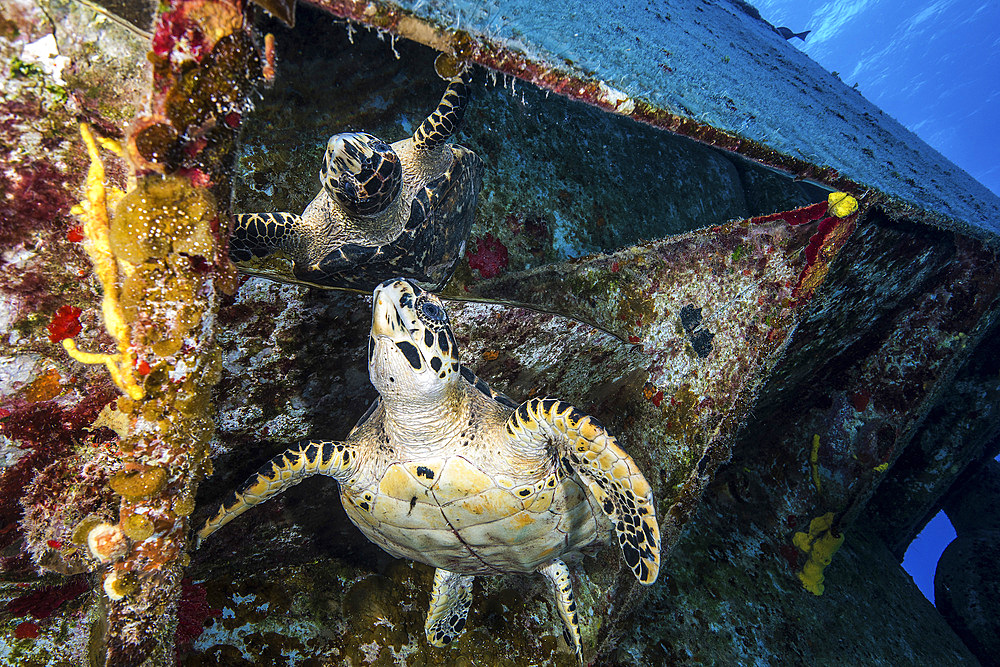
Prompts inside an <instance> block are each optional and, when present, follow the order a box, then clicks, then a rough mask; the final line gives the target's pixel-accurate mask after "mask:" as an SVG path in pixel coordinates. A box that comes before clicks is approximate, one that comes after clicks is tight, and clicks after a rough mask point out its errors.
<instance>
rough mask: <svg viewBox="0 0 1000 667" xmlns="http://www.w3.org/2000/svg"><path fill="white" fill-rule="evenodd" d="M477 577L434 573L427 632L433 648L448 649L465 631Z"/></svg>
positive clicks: (451, 573)
mask: <svg viewBox="0 0 1000 667" xmlns="http://www.w3.org/2000/svg"><path fill="white" fill-rule="evenodd" d="M473 579H475V577H474V576H471V575H468V574H458V573H457V572H449V571H448V570H442V569H441V568H438V569H436V570H435V571H434V589H433V590H432V591H431V607H430V609H429V610H428V611H427V621H426V622H425V623H424V632H425V634H426V635H427V641H428V642H430V643H431V645H432V646H441V647H444V646H447V645H448V644H450V643H452V642H453V641H455V639H457V638H458V636H459V635H461V634H462V631H463V630H464V629H465V618H466V616H468V614H469V606H470V605H471V604H472V580H473Z"/></svg>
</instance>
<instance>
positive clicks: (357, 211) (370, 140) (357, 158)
mask: <svg viewBox="0 0 1000 667" xmlns="http://www.w3.org/2000/svg"><path fill="white" fill-rule="evenodd" d="M319 180H320V183H322V184H323V189H324V190H326V193H327V194H328V195H330V196H331V197H333V199H334V201H336V202H337V203H339V204H340V205H341V206H342V207H343V208H344V210H345V211H347V213H349V214H350V215H355V216H362V217H366V216H373V215H378V214H379V213H381V212H382V211H384V210H386V209H387V208H389V205H390V204H392V202H394V201H395V200H396V197H398V196H399V191H400V189H401V188H402V187H403V167H402V165H401V164H400V162H399V156H398V155H396V151H394V150H392V146H390V145H389V144H387V143H385V142H384V141H382V140H381V139H379V138H378V137H375V136H372V135H370V134H366V133H364V132H345V133H343V134H335V135H333V136H332V137H330V140H329V141H328V142H327V143H326V154H324V155H323V168H322V169H320V172H319Z"/></svg>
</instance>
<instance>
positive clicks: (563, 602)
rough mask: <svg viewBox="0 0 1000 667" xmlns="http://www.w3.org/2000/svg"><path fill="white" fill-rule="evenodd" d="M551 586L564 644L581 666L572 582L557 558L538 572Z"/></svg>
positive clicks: (577, 621)
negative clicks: (561, 625) (574, 654)
mask: <svg viewBox="0 0 1000 667" xmlns="http://www.w3.org/2000/svg"><path fill="white" fill-rule="evenodd" d="M538 571H539V572H541V573H542V574H544V575H545V578H546V579H548V580H549V583H550V584H552V598H553V599H554V600H555V601H556V609H558V610H559V617H560V618H562V621H563V626H564V628H563V634H564V636H565V637H566V643H567V644H569V645H570V646H572V647H573V650H575V651H576V660H577V662H579V663H580V664H581V665H582V664H583V645H582V644H581V642H580V623H579V619H578V617H577V613H576V600H574V599H573V582H572V581H571V580H570V578H569V568H568V567H566V563H564V562H562V561H561V560H559V559H558V558H557V559H556V560H554V561H552V562H551V563H549V564H548V565H546V566H545V567H543V568H539V570H538Z"/></svg>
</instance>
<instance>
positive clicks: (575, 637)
mask: <svg viewBox="0 0 1000 667" xmlns="http://www.w3.org/2000/svg"><path fill="white" fill-rule="evenodd" d="M368 359H369V376H370V378H371V382H372V384H374V385H375V388H376V389H377V390H378V393H379V395H380V397H379V399H378V400H377V401H376V402H375V403H374V404H373V405H372V407H371V409H370V410H369V411H368V413H367V414H366V415H365V416H363V417H362V418H361V419H360V421H359V422H358V424H357V425H356V426H355V427H354V429H353V430H352V431H351V432H350V433H349V434H348V436H347V438H346V439H344V440H343V441H332V440H310V441H304V442H300V443H299V444H298V445H297V446H295V447H293V448H291V449H288V450H287V451H285V452H283V453H282V454H279V455H278V456H276V457H275V458H273V459H272V460H271V461H269V462H268V463H266V464H265V465H264V466H263V467H262V468H261V469H260V470H259V471H258V472H257V473H256V474H254V475H253V476H251V477H250V478H249V479H248V480H247V481H246V482H245V483H244V484H243V485H242V486H241V487H240V489H239V490H238V491H235V492H233V494H232V495H231V496H230V497H229V498H228V499H227V500H226V501H225V502H224V503H223V504H222V506H221V507H220V508H219V510H218V512H217V513H216V514H215V516H214V517H213V518H211V519H209V520H208V521H207V522H206V523H205V526H204V528H202V530H201V531H200V532H199V533H198V543H199V544H200V543H201V542H202V541H203V540H205V539H206V538H207V537H208V536H209V535H211V534H212V533H214V532H215V531H216V530H218V529H219V528H221V527H222V526H224V525H225V524H227V523H228V522H230V521H232V520H233V519H234V518H235V517H237V516H239V515H240V514H242V513H243V512H245V511H247V510H248V509H250V508H251V507H253V506H254V505H256V504H258V503H261V502H263V501H265V500H267V499H268V498H271V497H273V496H275V495H277V494H279V493H281V492H282V491H284V490H285V489H287V488H288V487H290V486H292V485H293V484H297V483H299V482H301V481H302V480H303V479H305V478H306V477H309V476H311V475H327V476H329V477H333V478H334V479H336V480H337V481H338V482H339V484H340V497H341V500H342V502H343V505H344V509H345V510H346V512H347V516H348V517H349V518H350V520H351V521H352V522H353V523H354V524H355V525H356V526H357V527H358V528H359V529H360V530H361V532H362V533H363V534H364V535H365V536H366V537H367V538H368V539H369V540H371V541H372V542H374V543H375V544H377V545H379V546H380V547H382V548H383V549H384V550H385V551H387V552H389V553H390V554H392V555H393V556H396V557H399V558H410V559H412V560H415V561H420V562H422V563H426V564H428V565H431V566H433V567H435V568H437V570H436V571H435V573H434V588H433V592H432V594H431V604H430V611H429V613H428V614H427V620H426V624H425V631H426V635H427V639H428V641H429V642H430V643H431V644H433V645H435V646H446V645H447V644H449V643H450V642H452V641H453V640H454V639H455V638H456V637H457V636H458V635H459V634H460V633H461V632H462V630H463V628H464V626H465V619H466V615H467V613H468V610H469V606H470V603H471V600H472V582H473V579H474V578H475V577H476V576H480V575H492V574H499V573H508V572H513V573H531V572H540V573H542V574H543V575H545V577H546V578H547V579H548V580H549V582H550V584H551V588H552V594H553V597H554V598H555V603H556V607H557V609H558V612H559V615H560V617H561V618H562V620H563V623H564V625H565V630H566V638H567V642H568V643H569V644H570V645H571V646H572V647H573V649H574V650H575V652H576V656H577V659H578V660H580V661H581V662H582V659H583V651H582V647H581V642H580V629H579V624H578V621H577V614H576V605H575V603H574V600H573V587H572V582H571V580H570V575H569V570H568V568H567V566H566V565H565V563H564V562H563V561H562V560H561V557H562V556H563V555H565V554H568V553H572V552H574V551H580V550H582V549H584V548H585V547H590V546H594V545H596V544H599V543H602V542H605V541H607V540H608V539H609V538H610V537H611V536H612V534H613V535H614V536H615V537H616V538H617V542H618V544H619V546H620V547H621V551H622V555H623V556H624V559H625V563H626V564H627V565H628V566H629V568H630V569H631V570H632V572H633V573H634V574H635V576H636V577H637V578H638V580H639V582H640V583H643V584H652V583H653V582H654V581H656V577H657V574H658V572H659V564H660V552H659V545H660V537H659V528H658V525H657V522H656V516H655V512H654V507H653V493H652V489H651V488H650V486H649V484H648V483H647V482H646V479H645V478H644V477H643V475H642V472H641V471H640V470H639V468H638V467H637V466H636V464H635V462H634V461H633V460H632V458H631V457H630V456H629V455H628V454H627V453H626V452H625V451H624V450H622V448H621V447H620V446H619V445H618V442H617V441H616V440H615V438H614V437H613V436H612V435H611V434H609V433H608V432H607V430H605V428H604V427H603V426H602V425H601V424H600V423H599V422H598V421H597V420H596V419H594V418H593V417H590V416H587V415H584V414H582V413H581V412H579V411H578V410H576V408H574V407H572V406H570V405H568V404H566V403H564V402H562V401H559V400H555V399H551V398H533V399H530V400H528V401H525V402H524V403H521V404H520V405H519V404H517V403H515V402H514V401H512V400H511V399H509V398H507V397H506V396H504V395H503V394H500V393H497V392H495V391H493V390H492V389H490V388H489V386H488V385H487V384H486V383H485V382H484V381H482V380H481V379H479V378H478V377H476V375H475V374H474V373H473V372H472V371H471V370H469V368H468V367H466V366H463V365H462V363H461V360H460V358H459V351H458V346H457V344H456V342H455V337H454V335H453V334H452V331H451V327H450V326H449V323H448V316H447V314H446V313H445V310H444V308H443V307H442V305H441V301H440V299H439V298H438V297H437V296H435V295H433V294H431V293H429V292H427V291H425V290H423V289H421V288H420V287H419V286H417V285H416V284H414V283H412V282H410V281H407V280H403V279H395V280H388V281H386V282H384V283H382V284H381V285H379V286H378V287H377V288H376V289H375V293H374V296H373V309H372V326H371V335H370V338H369V342H368Z"/></svg>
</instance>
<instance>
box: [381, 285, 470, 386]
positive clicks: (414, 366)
mask: <svg viewBox="0 0 1000 667" xmlns="http://www.w3.org/2000/svg"><path fill="white" fill-rule="evenodd" d="M368 374H369V377H370V378H371V381H372V384H373V385H375V388H376V389H377V390H378V392H379V394H381V395H382V398H383V399H386V400H391V399H393V398H400V399H403V400H407V401H419V400H420V399H424V400H426V401H428V402H429V403H435V402H438V401H440V400H441V399H442V398H444V396H445V395H446V394H447V392H448V390H449V389H450V388H452V387H454V386H456V385H457V384H458V383H459V382H460V379H461V362H460V359H459V354H458V345H456V343H455V336H454V334H452V332H451V326H450V325H449V324H448V314H447V313H446V312H445V310H444V307H443V306H442V305H441V300H440V299H439V298H438V297H436V296H435V295H433V294H431V293H430V292H427V291H425V290H423V289H421V288H420V287H418V286H417V285H415V284H413V283H411V282H410V281H408V280H405V279H403V278H397V279H394V280H387V281H385V282H384V283H382V284H381V285H379V286H378V287H376V288H375V293H374V295H373V296H372V329H371V336H370V338H369V340H368Z"/></svg>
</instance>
